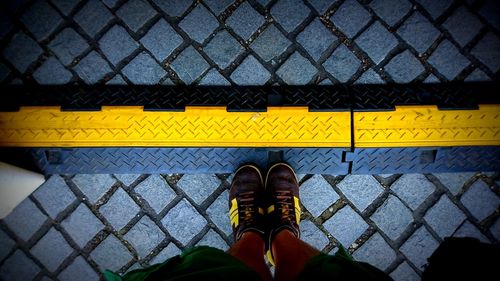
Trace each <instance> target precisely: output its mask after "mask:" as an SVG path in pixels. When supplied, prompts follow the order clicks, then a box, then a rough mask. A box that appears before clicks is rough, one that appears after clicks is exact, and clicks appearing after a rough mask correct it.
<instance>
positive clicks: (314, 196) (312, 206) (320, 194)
mask: <svg viewBox="0 0 500 281" xmlns="http://www.w3.org/2000/svg"><path fill="white" fill-rule="evenodd" d="M339 199H340V196H339V195H338V194H337V193H336V192H335V191H334V190H333V188H332V186H331V185H330V184H329V183H328V182H327V181H326V180H325V179H324V178H323V177H322V176H321V175H314V176H312V178H310V179H308V180H307V181H306V182H304V183H303V184H302V185H301V186H300V201H301V202H302V204H303V205H304V207H306V209H307V210H308V211H309V213H311V214H312V215H313V216H314V217H318V216H319V215H321V213H323V211H324V210H326V208H328V207H330V206H331V205H332V204H333V203H335V202H337V200H339Z"/></svg>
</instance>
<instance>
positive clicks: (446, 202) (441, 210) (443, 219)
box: [424, 194, 466, 238]
mask: <svg viewBox="0 0 500 281" xmlns="http://www.w3.org/2000/svg"><path fill="white" fill-rule="evenodd" d="M465 218H466V217H465V214H464V213H463V212H462V211H461V210H460V209H459V208H458V207H457V206H456V205H455V204H453V202H451V200H450V199H449V198H448V196H446V194H444V195H442V196H441V198H440V199H439V201H437V202H436V204H434V206H432V207H431V208H430V209H429V210H427V212H426V213H425V216H424V220H425V221H426V222H427V223H428V224H429V226H430V227H431V228H432V229H433V230H434V231H435V232H436V233H437V234H438V235H439V236H440V237H441V238H444V237H448V236H451V234H453V232H455V230H456V229H457V228H458V227H459V226H460V225H461V224H462V222H463V221H464V220H465Z"/></svg>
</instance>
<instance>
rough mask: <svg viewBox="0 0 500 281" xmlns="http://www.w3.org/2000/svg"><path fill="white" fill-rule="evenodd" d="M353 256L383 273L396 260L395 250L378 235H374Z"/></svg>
mask: <svg viewBox="0 0 500 281" xmlns="http://www.w3.org/2000/svg"><path fill="white" fill-rule="evenodd" d="M352 256H353V258H354V259H356V260H357V261H361V262H367V263H369V264H371V265H373V266H375V267H376V268H378V269H380V270H383V271H384V270H386V269H387V267H389V265H391V263H392V262H393V261H394V260H395V259H396V253H395V252H394V250H393V249H392V248H391V246H389V244H387V242H385V240H384V238H382V236H381V235H380V234H378V233H375V234H373V235H372V236H371V237H370V238H369V239H368V240H367V241H366V242H365V243H363V245H361V247H360V248H359V249H357V250H356V252H354V253H353V255H352Z"/></svg>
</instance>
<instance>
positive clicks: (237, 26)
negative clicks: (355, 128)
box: [0, 0, 500, 85]
mask: <svg viewBox="0 0 500 281" xmlns="http://www.w3.org/2000/svg"><path fill="white" fill-rule="evenodd" d="M46 2H47V3H46ZM79 2H80V1H56V0H53V1H40V3H38V2H36V3H33V4H32V5H20V7H17V8H18V9H19V10H18V11H17V13H16V14H15V15H14V14H13V13H12V12H11V11H12V7H11V5H8V4H2V5H0V15H2V30H1V33H0V34H1V36H0V41H1V42H0V43H1V44H0V48H1V57H0V65H5V66H6V71H4V73H6V75H7V77H5V79H3V78H2V79H1V80H2V81H1V83H6V84H8V83H12V82H16V83H19V82H20V81H21V82H22V83H28V84H31V83H34V84H66V83H75V82H76V83H82V84H105V83H106V82H108V81H109V80H111V79H112V78H113V77H125V79H121V80H118V82H117V81H114V82H113V83H114V84H116V82H117V83H118V84H147V85H151V84H157V85H165V84H167V85H171V84H174V85H179V84H180V85H183V84H187V85H264V84H266V85H282V84H298V85H302V84H319V83H321V84H322V85H325V84H326V85H327V84H335V83H347V84H356V83H361V84H362V83H391V82H396V83H409V82H429V81H433V82H446V81H452V80H458V81H478V80H495V79H499V75H500V73H499V70H500V55H499V50H500V31H499V29H498V28H499V24H498V20H497V17H495V15H493V13H494V11H498V9H499V6H500V4H499V3H496V1H475V2H473V1H460V2H459V3H457V5H451V2H453V1H430V0H421V1H418V0H412V1H410V0H391V1H378V0H377V1H375V0H374V1H358V0H344V1H337V0H330V1H329V0H300V1H295V0H279V1H232V0H224V1H211V0H208V1H194V0H182V1H158V0H124V1H108V0H92V1H86V2H85V3H82V4H80V3H79ZM436 2H440V3H436ZM441 2H442V3H441ZM16 3H17V2H16ZM20 3H22V2H20ZM471 3H473V4H471ZM488 11H493V12H488ZM17 16H19V17H20V20H19V18H14V17H17ZM17 25H19V26H17ZM54 55H55V56H54ZM47 58H50V60H47ZM47 61H48V62H49V63H46V62H47ZM49 67H50V68H54V70H49V69H47V68H49ZM142 73H148V75H146V74H143V75H142V77H141V74H142ZM478 73H480V74H481V75H479V76H478ZM214 75H215V76H214ZM146 76H148V77H146ZM373 77H375V78H373ZM379 77H380V78H379ZM370 78H371V79H370Z"/></svg>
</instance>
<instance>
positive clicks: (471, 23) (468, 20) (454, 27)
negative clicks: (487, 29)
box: [443, 6, 483, 47]
mask: <svg viewBox="0 0 500 281" xmlns="http://www.w3.org/2000/svg"><path fill="white" fill-rule="evenodd" d="M443 26H444V27H445V28H446V29H447V30H448V31H449V32H450V34H451V36H452V37H453V39H455V41H457V42H458V44H459V45H460V46H462V47H463V46H465V45H467V43H469V42H470V41H471V40H472V39H473V38H474V37H475V36H476V35H477V34H478V32H479V31H480V30H481V28H482V27H483V25H482V24H481V21H479V19H478V18H477V17H476V16H474V15H473V14H472V13H471V12H469V10H468V9H467V8H466V7H465V6H461V7H458V9H457V10H456V11H455V12H454V13H453V15H451V16H450V17H449V18H448V19H447V20H446V22H444V23H443Z"/></svg>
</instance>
